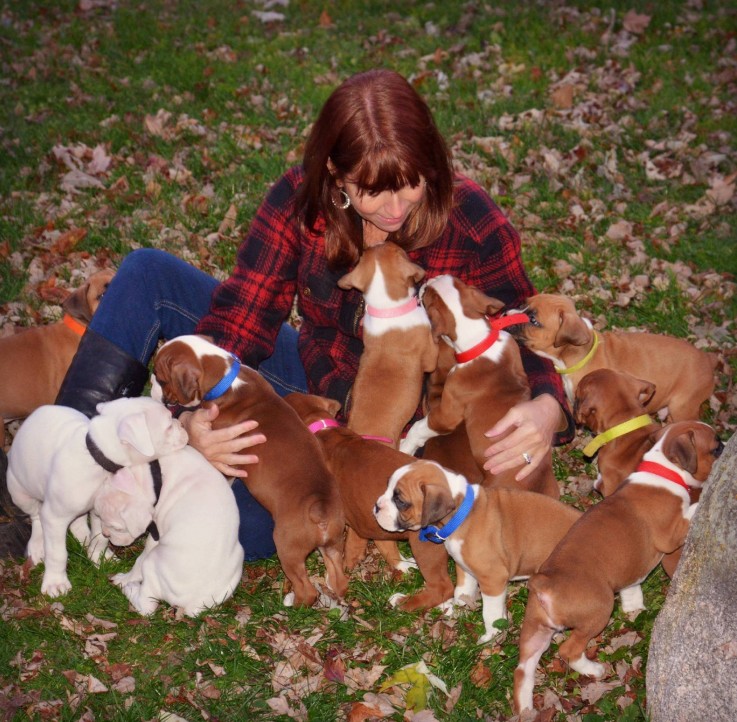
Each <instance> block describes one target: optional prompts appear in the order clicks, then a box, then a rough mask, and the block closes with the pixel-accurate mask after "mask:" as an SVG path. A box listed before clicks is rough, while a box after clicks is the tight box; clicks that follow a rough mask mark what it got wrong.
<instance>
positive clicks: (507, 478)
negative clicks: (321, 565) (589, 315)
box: [400, 275, 560, 499]
mask: <svg viewBox="0 0 737 722" xmlns="http://www.w3.org/2000/svg"><path fill="white" fill-rule="evenodd" d="M421 299H422V304H423V306H424V307H425V310H426V311H427V314H428V316H429V318H430V323H431V325H432V329H433V333H434V334H435V335H436V337H438V338H442V339H443V340H444V341H445V342H446V343H448V344H449V345H450V346H452V347H453V349H454V350H455V353H456V365H455V366H454V367H453V368H452V369H451V371H450V372H449V373H448V376H447V378H446V380H445V385H444V386H443V391H442V395H441V397H440V402H439V403H437V404H435V405H434V406H433V408H431V409H430V411H429V413H428V415H427V416H426V417H425V418H424V419H421V420H420V421H418V422H417V423H415V424H414V425H413V426H412V428H411V429H410V430H409V432H408V433H407V436H406V438H405V439H403V440H402V442H401V445H400V448H401V450H402V451H404V452H406V453H408V454H414V453H415V451H416V450H417V449H418V448H420V447H421V446H424V444H425V443H426V442H427V441H428V440H429V439H431V438H432V437H434V436H437V435H438V434H447V433H449V432H451V431H453V430H454V429H455V428H456V427H457V426H458V425H459V424H460V423H461V422H465V425H466V433H467V434H468V439H469V442H470V445H471V451H472V453H473V456H474V459H475V460H476V464H477V465H478V466H479V467H483V464H484V461H485V456H484V452H485V450H486V448H487V447H488V445H489V440H488V438H487V437H486V435H485V432H486V431H488V430H489V429H491V428H492V426H494V424H495V423H496V422H497V421H499V420H500V419H501V418H502V417H503V416H504V415H505V414H506V413H507V411H509V409H511V408H512V407H513V406H515V405H516V404H518V403H520V402H522V401H528V400H529V399H530V398H531V394H530V386H529V383H528V381H527V376H526V374H525V371H524V368H523V367H522V358H521V356H520V351H519V348H518V346H517V344H516V343H515V341H514V339H513V338H512V337H511V336H510V335H509V333H507V332H506V331H505V330H503V329H504V326H505V324H508V323H509V322H510V321H514V320H515V319H504V318H502V319H495V320H493V321H491V322H490V321H489V316H491V315H492V314H494V313H496V312H497V311H499V310H500V309H501V308H502V307H503V305H504V304H503V303H502V302H501V301H498V300H497V299H495V298H492V297H491V296H487V295H486V294H484V293H483V292H482V291H480V290H479V289H478V288H474V287H473V286H469V285H467V284H465V283H463V281H461V280H459V279H458V278H454V277H453V276H449V275H442V276H436V277H435V278H432V279H430V280H429V281H428V282H427V283H425V285H424V286H423V287H422V289H421ZM517 322H518V321H517ZM518 471H519V469H516V468H515V469H510V470H509V471H506V472H502V473H501V474H496V475H492V474H490V473H489V472H486V474H485V476H484V482H483V483H484V484H485V485H490V484H493V485H495V486H512V487H517V488H524V489H526V490H528V491H537V492H540V493H542V494H547V495H548V496H552V497H553V498H555V499H557V498H558V497H559V496H560V490H559V488H558V483H557V481H556V480H555V476H554V474H553V461H552V451H550V450H549V451H548V454H547V458H546V459H545V460H543V461H542V462H541V463H540V464H539V465H538V467H537V468H536V469H535V470H534V471H533V473H531V474H530V475H529V476H528V477H527V478H526V479H525V480H524V481H522V482H518V481H517V480H516V479H515V475H516V473H517V472H518Z"/></svg>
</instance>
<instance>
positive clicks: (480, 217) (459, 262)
mask: <svg viewBox="0 0 737 722" xmlns="http://www.w3.org/2000/svg"><path fill="white" fill-rule="evenodd" d="M410 255H411V256H412V259H413V260H414V261H415V262H417V263H418V264H419V265H420V266H422V267H423V268H425V269H426V271H427V277H428V278H432V277H433V276H437V275H440V274H443V273H449V274H451V275H453V276H456V277H457V278H460V279H461V280H463V281H464V282H465V283H468V284H469V285H471V286H476V287H478V288H481V289H482V290H483V291H484V292H485V293H487V294H488V295H490V296H493V297H494V298H498V299H499V300H500V301H503V302H504V304H505V306H506V307H507V308H519V307H521V306H523V305H524V303H525V299H526V298H527V297H528V296H532V295H534V294H535V293H536V290H535V288H534V286H533V285H532V283H531V281H530V279H529V278H528V276H527V273H526V272H525V269H524V266H523V264H522V256H521V241H520V237H519V234H518V233H517V231H516V230H515V229H514V228H513V227H512V225H511V223H510V222H509V221H508V219H507V218H506V216H505V215H504V214H503V213H502V211H501V210H500V209H499V207H498V206H497V205H496V204H495V203H494V201H493V200H492V199H491V198H490V197H489V195H488V194H487V193H486V192H485V191H484V190H483V189H482V188H481V187H480V186H478V185H477V184H476V183H474V182H473V181H472V180H470V179H468V178H464V177H463V176H458V177H457V184H456V189H455V206H454V208H453V211H452V213H451V216H450V219H449V222H448V226H447V228H446V230H445V232H444V233H443V235H442V237H441V238H439V239H438V241H437V242H435V243H433V244H432V245H430V246H427V247H426V248H421V249H418V250H417V251H414V252H413V253H411V254H410ZM521 353H522V363H523V365H524V368H525V371H526V373H527V377H528V379H529V382H530V388H531V391H532V396H533V398H534V397H536V396H540V395H541V394H545V393H548V394H551V395H552V396H553V397H554V398H555V399H556V400H557V401H558V403H559V404H560V405H561V408H562V409H563V412H564V414H565V416H566V420H567V428H566V430H565V431H563V432H560V433H559V434H557V435H556V438H555V443H556V444H562V443H566V442H567V441H570V439H571V438H573V431H574V428H575V427H574V423H573V418H572V416H571V413H570V410H569V408H568V402H567V399H566V396H565V392H564V390H563V384H562V382H561V379H560V375H559V374H557V373H556V372H555V370H554V368H553V364H552V363H551V362H550V361H549V360H548V359H544V358H542V357H540V356H538V355H537V354H534V353H532V352H531V351H529V349H526V348H522V349H521Z"/></svg>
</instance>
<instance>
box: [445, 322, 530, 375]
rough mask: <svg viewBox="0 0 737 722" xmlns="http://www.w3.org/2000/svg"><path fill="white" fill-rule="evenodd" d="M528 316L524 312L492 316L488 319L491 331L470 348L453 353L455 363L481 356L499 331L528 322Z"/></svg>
mask: <svg viewBox="0 0 737 722" xmlns="http://www.w3.org/2000/svg"><path fill="white" fill-rule="evenodd" d="M529 320H530V317H529V316H528V315H527V314H526V313H513V314H511V315H510V316H502V317H501V318H494V319H491V320H490V321H489V326H490V327H491V331H490V332H489V335H488V336H487V337H486V338H485V339H484V340H483V341H480V342H479V343H477V344H476V345H475V346H471V348H469V349H467V350H465V351H460V352H459V353H457V354H456V355H455V358H456V363H459V364H462V363H466V362H467V361H473V360H474V359H475V358H478V357H479V356H481V354H482V353H484V351H488V350H489V349H490V348H491V347H492V346H493V345H494V344H495V343H496V341H497V339H498V338H499V331H502V330H504V329H505V328H507V327H508V326H517V325H518V324H520V323H528V322H529Z"/></svg>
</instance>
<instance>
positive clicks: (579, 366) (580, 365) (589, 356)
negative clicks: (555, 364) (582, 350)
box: [555, 331, 599, 374]
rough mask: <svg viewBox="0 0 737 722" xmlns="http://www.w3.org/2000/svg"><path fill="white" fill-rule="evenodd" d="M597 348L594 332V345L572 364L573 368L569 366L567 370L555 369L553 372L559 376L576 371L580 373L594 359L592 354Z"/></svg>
mask: <svg viewBox="0 0 737 722" xmlns="http://www.w3.org/2000/svg"><path fill="white" fill-rule="evenodd" d="M598 346H599V334H598V333H596V331H594V343H593V345H592V346H591V350H590V351H589V352H588V353H587V354H586V355H585V356H584V357H583V358H582V359H581V360H580V361H579V362H578V363H577V364H573V366H569V367H568V368H565V369H561V368H556V369H555V370H556V371H557V372H558V373H559V374H572V373H575V372H576V371H580V370H581V369H582V368H583V367H584V366H585V365H586V364H587V363H588V362H589V361H591V359H592V358H593V357H594V354H595V353H596V349H597V348H598Z"/></svg>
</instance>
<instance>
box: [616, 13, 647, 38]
mask: <svg viewBox="0 0 737 722" xmlns="http://www.w3.org/2000/svg"><path fill="white" fill-rule="evenodd" d="M649 24H650V16H649V15H640V14H639V13H638V12H636V11H635V10H628V11H627V13H626V14H625V16H624V18H623V19H622V25H623V26H624V29H625V30H626V31H627V32H629V33H634V34H635V35H642V33H644V32H645V28H647V26H648V25H649Z"/></svg>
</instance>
